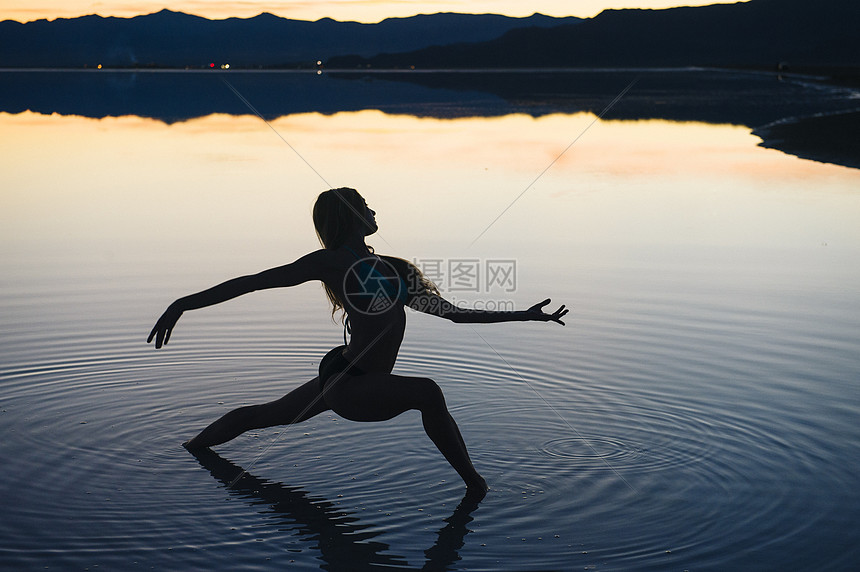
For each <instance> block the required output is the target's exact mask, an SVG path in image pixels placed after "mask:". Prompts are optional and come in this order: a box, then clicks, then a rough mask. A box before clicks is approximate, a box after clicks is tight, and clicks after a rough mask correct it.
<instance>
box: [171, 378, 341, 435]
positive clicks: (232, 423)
mask: <svg viewBox="0 0 860 572" xmlns="http://www.w3.org/2000/svg"><path fill="white" fill-rule="evenodd" d="M328 409H329V407H328V405H327V404H326V402H325V400H324V399H323V398H322V395H321V394H320V391H319V379H318V378H316V377H315V378H314V379H312V380H310V381H308V382H307V383H304V384H302V385H300V386H299V387H297V388H296V389H294V390H292V391H291V392H289V393H288V394H286V395H285V396H283V397H282V398H280V399H277V400H275V401H270V402H269V403H263V404H262V405H248V406H245V407H239V408H238V409H234V410H233V411H230V412H229V413H227V414H225V415H224V416H222V417H221V418H220V419H218V420H217V421H215V422H214V423H212V424H211V425H209V426H208V427H206V429H204V430H203V431H201V432H200V434H199V435H197V436H196V437H194V438H193V439H191V440H190V441H187V442H185V443H183V444H184V445H185V447H186V448H188V449H197V448H201V447H212V446H214V445H220V444H221V443H226V442H227V441H230V440H231V439H234V438H236V437H238V436H239V435H241V434H242V433H244V432H245V431H249V430H251V429H262V428H263V427H272V426H274V425H290V424H292V423H299V422H301V421H305V420H307V419H310V418H311V417H313V416H315V415H319V414H320V413H322V412H323V411H327V410H328Z"/></svg>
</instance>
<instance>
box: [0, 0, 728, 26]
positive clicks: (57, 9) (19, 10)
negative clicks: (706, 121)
mask: <svg viewBox="0 0 860 572" xmlns="http://www.w3.org/2000/svg"><path fill="white" fill-rule="evenodd" d="M714 3H719V2H718V1H717V0H691V1H689V2H683V1H682V0H681V1H679V0H638V1H637V0H582V1H580V2H576V3H575V5H574V6H571V3H570V2H565V1H563V0H543V1H539V2H531V3H522V2H518V1H513V0H502V1H492V2H491V1H489V0H471V1H469V2H466V1H465V0H443V1H440V2H397V1H383V0H369V1H354V0H323V1H320V2H309V1H300V2H278V1H260V2H242V1H230V0H218V1H212V2H203V1H201V0H180V1H177V2H170V3H166V2H163V1H155V2H153V1H147V0H134V1H132V0H126V1H120V2H111V3H109V4H105V3H103V2H93V1H80V0H77V1H75V0H47V1H44V2H39V3H38V6H33V5H31V4H28V3H21V2H17V1H15V0H0V21H2V20H17V21H19V22H29V21H33V20H40V19H47V20H55V19H57V18H77V17H80V16H86V15H90V14H96V15H100V16H102V17H110V16H113V17H119V18H131V17H134V16H139V15H143V14H152V13H155V12H158V11H160V10H162V9H165V8H167V9H169V10H173V11H176V12H185V13H187V14H195V15H198V16H202V17H204V18H209V19H213V20H219V19H226V18H231V17H237V18H252V17H254V16H257V15H258V14H261V13H263V12H269V13H271V14H275V15H277V16H281V17H283V18H291V19H295V20H311V21H315V20H319V19H321V18H333V19H335V20H341V21H358V22H365V23H373V22H379V21H381V20H384V19H385V18H403V17H409V16H414V15H416V14H433V13H437V12H460V13H471V14H485V13H492V14H505V15H508V16H515V17H525V16H530V15H531V14H533V13H535V12H538V13H541V14H545V15H548V16H556V17H564V16H577V17H580V18H590V17H593V16H595V15H597V14H599V13H600V12H601V11H603V10H605V9H621V8H646V9H662V8H671V7H676V6H702V5H707V4H714ZM726 3H730V2H726Z"/></svg>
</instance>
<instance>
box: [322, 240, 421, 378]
mask: <svg viewBox="0 0 860 572" xmlns="http://www.w3.org/2000/svg"><path fill="white" fill-rule="evenodd" d="M332 256H333V262H334V265H333V266H334V268H333V270H334V272H332V275H331V276H330V277H329V278H328V279H327V280H325V283H326V285H327V286H328V287H329V288H330V289H331V290H333V291H334V292H335V294H336V295H337V296H338V298H340V300H341V301H342V302H343V304H344V309H345V310H346V313H347V316H348V323H349V330H350V340H349V342H348V344H347V348H346V350H345V351H344V355H345V357H346V358H347V359H349V360H350V361H351V362H352V363H353V364H354V365H355V366H357V367H359V368H360V369H361V370H363V371H364V372H366V373H373V372H384V373H388V372H390V371H391V370H392V369H393V368H394V363H395V361H396V360H397V353H398V351H399V350H400V344H401V343H402V341H403V335H404V332H405V330H406V312H405V309H404V301H405V299H406V294H407V293H406V286H405V283H404V282H403V281H402V280H401V279H400V277H399V275H397V273H396V271H395V270H394V269H393V268H392V267H391V266H390V265H388V264H385V263H384V262H383V261H382V260H381V259H379V257H377V256H375V255H372V254H371V255H364V253H359V252H356V251H355V250H352V249H348V248H346V247H342V248H340V249H337V250H335V251H333V252H332Z"/></svg>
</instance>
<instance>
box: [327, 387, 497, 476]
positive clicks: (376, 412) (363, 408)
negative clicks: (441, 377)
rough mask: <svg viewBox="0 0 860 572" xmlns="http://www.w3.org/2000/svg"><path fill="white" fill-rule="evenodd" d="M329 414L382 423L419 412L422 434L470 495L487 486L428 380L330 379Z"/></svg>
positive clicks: (436, 389) (441, 397) (442, 399)
mask: <svg viewBox="0 0 860 572" xmlns="http://www.w3.org/2000/svg"><path fill="white" fill-rule="evenodd" d="M324 396H325V400H326V402H327V403H328V404H329V405H330V406H331V408H332V410H333V411H334V412H335V413H337V414H338V415H340V416H341V417H344V418H346V419H349V420H351V421H386V420H388V419H392V418H393V417H396V416H398V415H400V414H401V413H403V412H405V411H409V410H410V409H417V410H419V411H420V412H421V420H422V422H423V424H424V431H425V432H426V433H427V436H428V437H430V439H431V440H432V441H433V443H434V444H435V445H436V448H438V449H439V451H440V452H441V453H442V455H444V457H445V459H447V460H448V462H449V463H450V464H451V466H452V467H454V470H456V471H457V473H458V474H459V475H460V477H461V478H462V479H463V481H465V483H466V485H467V486H468V487H469V489H470V490H471V491H475V492H481V493H484V492H486V490H487V484H486V482H485V481H484V479H483V478H482V477H481V475H479V474H478V472H477V471H476V470H475V467H474V466H473V465H472V461H471V459H470V458H469V453H468V451H467V450H466V444H465V442H464V441H463V437H462V436H461V434H460V430H459V428H458V427H457V423H456V422H455V421H454V418H453V417H451V414H450V413H449V412H448V408H447V405H446V404H445V396H444V395H443V393H442V389H441V388H440V387H439V386H438V385H437V384H436V382H434V381H433V380H432V379H428V378H424V377H406V376H399V375H392V374H380V373H371V374H365V375H361V376H356V377H353V376H349V375H344V376H342V377H341V378H340V379H332V380H331V381H330V382H329V383H328V384H327V385H326V390H325V394H324Z"/></svg>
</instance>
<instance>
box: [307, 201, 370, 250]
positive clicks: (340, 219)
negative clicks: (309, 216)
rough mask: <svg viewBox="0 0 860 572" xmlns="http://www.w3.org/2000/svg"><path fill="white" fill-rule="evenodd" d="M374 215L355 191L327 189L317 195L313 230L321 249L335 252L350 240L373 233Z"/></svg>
mask: <svg viewBox="0 0 860 572" xmlns="http://www.w3.org/2000/svg"><path fill="white" fill-rule="evenodd" d="M373 214H374V213H373V211H372V210H370V209H369V208H368V207H367V202H365V200H364V198H362V196H361V195H360V194H358V191H356V190H355V189H350V188H349V187H341V188H339V189H330V190H328V191H324V192H322V193H320V196H319V197H317V202H316V203H315V204H314V212H313V218H314V228H316V231H317V236H318V237H319V239H320V243H322V245H323V247H325V248H327V249H336V248H340V247H341V246H343V244H344V243H345V242H346V241H347V239H348V238H349V237H351V236H354V235H356V234H358V235H360V236H367V235H370V234H373V233H374V232H376V221H375V220H374V218H373Z"/></svg>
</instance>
